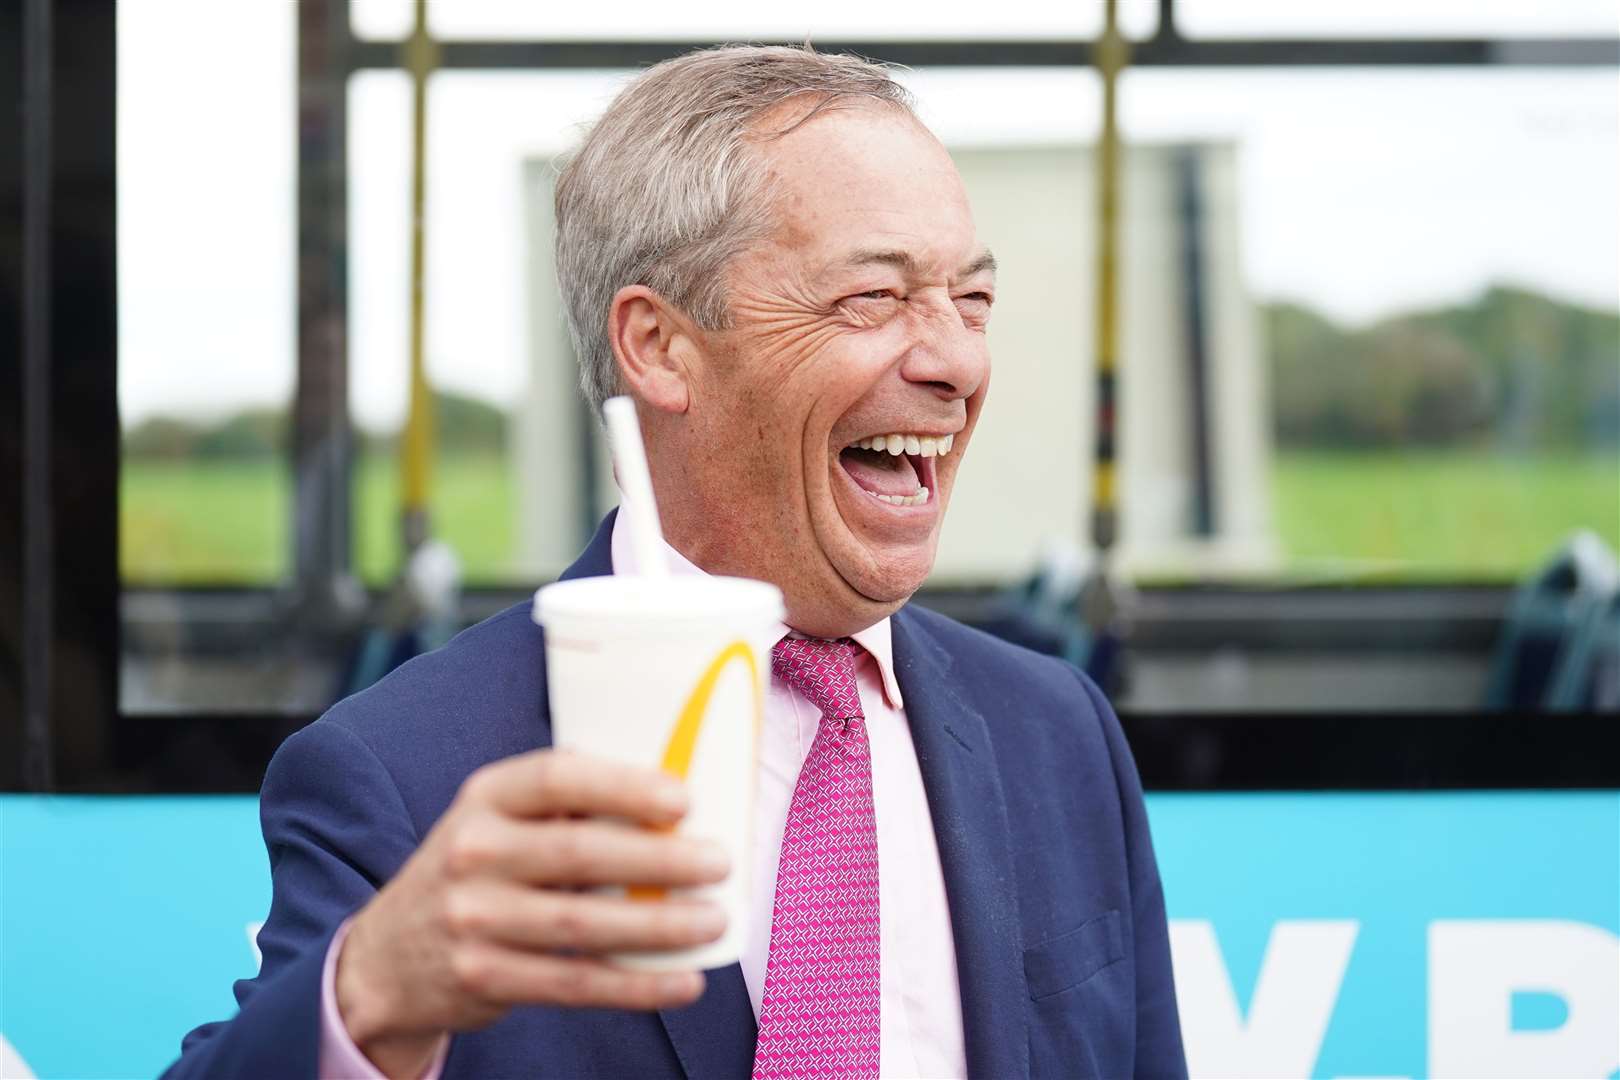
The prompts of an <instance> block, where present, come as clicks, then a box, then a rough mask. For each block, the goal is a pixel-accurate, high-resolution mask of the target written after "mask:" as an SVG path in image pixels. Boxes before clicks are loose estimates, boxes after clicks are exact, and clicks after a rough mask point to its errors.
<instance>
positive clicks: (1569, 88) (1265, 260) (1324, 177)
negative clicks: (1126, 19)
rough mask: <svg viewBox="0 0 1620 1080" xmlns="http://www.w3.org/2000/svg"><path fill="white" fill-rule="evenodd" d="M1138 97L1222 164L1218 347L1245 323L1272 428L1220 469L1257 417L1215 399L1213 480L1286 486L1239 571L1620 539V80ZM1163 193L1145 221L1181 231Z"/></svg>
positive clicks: (1481, 558)
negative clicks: (1228, 443)
mask: <svg viewBox="0 0 1620 1080" xmlns="http://www.w3.org/2000/svg"><path fill="white" fill-rule="evenodd" d="M1121 102H1122V109H1123V124H1124V130H1125V133H1126V135H1127V137H1128V138H1129V139H1130V140H1131V142H1132V145H1133V146H1135V147H1138V148H1146V147H1151V146H1154V145H1159V146H1169V145H1195V146H1200V147H1205V148H1209V150H1210V151H1211V152H1214V153H1217V154H1218V155H1219V156H1220V157H1221V158H1223V159H1224V164H1221V165H1213V164H1212V167H1211V168H1209V169H1208V170H1206V172H1205V175H1204V177H1203V179H1202V181H1201V188H1200V190H1201V192H1202V199H1201V202H1202V205H1203V209H1204V217H1205V219H1206V222H1205V228H1204V235H1205V236H1206V238H1207V241H1206V243H1205V244H1204V248H1205V251H1206V253H1207V255H1208V259H1206V267H1207V268H1208V269H1209V270H1210V271H1212V272H1213V275H1214V278H1213V280H1211V281H1210V282H1209V288H1208V290H1207V297H1208V302H1207V304H1206V312H1207V316H1208V330H1207V333H1208V334H1209V335H1210V340H1211V342H1212V343H1213V346H1214V348H1216V349H1219V348H1220V347H1222V346H1221V343H1222V341H1223V334H1225V333H1226V331H1227V330H1230V329H1232V327H1233V326H1235V325H1237V324H1239V323H1241V322H1243V321H1245V320H1246V319H1247V321H1248V322H1249V328H1248V331H1247V333H1248V334H1250V335H1251V337H1252V341H1251V343H1250V344H1249V345H1248V346H1247V347H1246V348H1247V349H1248V350H1249V351H1250V352H1251V354H1252V355H1253V356H1255V357H1258V358H1260V365H1259V371H1258V372H1257V373H1256V374H1257V376H1258V378H1257V380H1256V387H1255V389H1254V390H1253V391H1252V392H1251V394H1250V395H1249V396H1250V397H1251V398H1252V399H1253V400H1255V401H1259V402H1262V403H1263V408H1264V410H1265V412H1266V413H1267V414H1268V415H1269V420H1270V423H1269V425H1268V426H1269V428H1270V435H1271V440H1270V445H1269V446H1262V447H1252V448H1250V450H1249V453H1251V454H1253V455H1256V456H1254V457H1253V460H1252V461H1251V462H1250V464H1249V465H1248V466H1246V467H1243V468H1239V467H1238V466H1237V465H1236V464H1235V463H1234V461H1235V460H1236V461H1241V460H1242V459H1243V455H1242V454H1236V455H1234V454H1232V453H1231V452H1228V453H1226V456H1225V457H1224V458H1221V457H1220V451H1221V439H1222V438H1223V435H1222V432H1223V431H1225V430H1226V423H1225V421H1224V420H1223V419H1222V416H1223V412H1232V413H1233V414H1234V415H1236V416H1242V415H1243V408H1242V402H1240V401H1236V400H1232V399H1230V398H1227V399H1221V400H1215V401H1213V402H1212V406H1211V407H1212V416H1213V418H1214V423H1213V429H1214V432H1215V441H1216V444H1217V445H1216V447H1215V450H1216V451H1217V458H1218V460H1217V461H1216V463H1215V466H1216V478H1215V479H1216V485H1217V487H1219V486H1220V485H1221V484H1222V483H1224V484H1225V485H1226V486H1228V487H1229V488H1232V489H1236V490H1242V489H1245V488H1248V487H1250V486H1253V487H1255V488H1256V490H1258V489H1259V486H1260V483H1261V479H1262V477H1264V476H1266V475H1268V474H1269V476H1270V477H1271V485H1270V492H1269V495H1270V504H1271V505H1270V508H1269V514H1268V515H1265V516H1261V517H1257V518H1256V519H1255V524H1256V525H1257V527H1258V529H1257V532H1256V533H1255V539H1256V542H1255V543H1254V544H1253V545H1245V546H1248V547H1252V550H1250V551H1248V552H1246V553H1244V557H1243V559H1241V560H1240V561H1241V562H1249V561H1250V560H1251V559H1252V560H1253V565H1254V566H1255V567H1257V568H1263V567H1266V566H1270V567H1272V568H1274V569H1276V570H1277V571H1280V572H1283V573H1286V574H1288V575H1290V576H1305V577H1307V578H1308V577H1311V576H1313V575H1317V574H1324V575H1327V576H1328V577H1330V578H1334V577H1339V576H1349V577H1353V578H1362V577H1366V576H1373V577H1389V578H1394V579H1400V580H1434V579H1442V580H1455V579H1467V580H1482V579H1510V578H1515V577H1518V576H1521V575H1523V574H1524V573H1526V572H1527V571H1528V570H1529V569H1530V568H1532V567H1533V566H1535V565H1537V564H1539V563H1540V562H1541V561H1542V560H1543V559H1544V558H1545V557H1547V556H1548V555H1549V554H1551V552H1552V550H1553V549H1554V548H1555V547H1556V546H1557V545H1558V544H1559V543H1560V542H1561V541H1562V540H1563V539H1564V538H1565V537H1567V536H1568V535H1570V534H1571V533H1572V532H1574V531H1576V530H1580V529H1590V530H1594V531H1596V532H1597V533H1598V534H1599V535H1601V536H1603V537H1605V538H1606V539H1607V541H1608V543H1609V544H1610V545H1611V546H1615V545H1620V365H1617V364H1616V360H1615V357H1616V355H1620V332H1617V325H1620V323H1617V313H1616V306H1617V305H1616V300H1617V297H1620V265H1617V264H1620V253H1617V251H1616V248H1615V245H1614V243H1613V238H1614V236H1615V235H1616V232H1617V231H1620V215H1617V209H1616V202H1615V199H1614V197H1613V193H1614V191H1615V190H1616V189H1617V187H1620V163H1617V134H1620V107H1617V99H1616V97H1615V94H1614V76H1613V73H1612V72H1604V71H1591V72H1551V71H1545V70H1519V71H1490V70H1484V71H1458V70H1446V71H1433V72H1394V71H1387V70H1379V71H1355V72H1351V71H1313V72H1248V73H1219V74H1217V73H1213V72H1191V71H1189V72H1171V71H1163V70H1152V71H1149V70H1142V71H1134V72H1131V73H1129V75H1128V76H1127V78H1126V79H1125V81H1124V83H1123V86H1122V91H1121ZM1145 197H1146V196H1145V195H1137V196H1136V198H1137V199H1138V202H1137V205H1135V206H1133V207H1131V208H1130V210H1129V211H1128V214H1127V221H1128V222H1130V223H1137V222H1144V223H1145V222H1148V221H1149V220H1150V219H1151V218H1153V217H1154V216H1157V217H1159V218H1160V219H1161V220H1167V219H1168V218H1169V216H1170V213H1171V211H1170V210H1169V208H1168V207H1166V206H1165V205H1164V203H1163V200H1162V199H1161V200H1160V201H1159V207H1160V209H1159V210H1158V211H1157V213H1156V214H1155V212H1154V211H1153V209H1152V204H1151V203H1148V204H1146V205H1144V204H1143V202H1142V201H1141V200H1143V199H1144V198H1145ZM1127 227H1128V228H1129V225H1128V226H1127ZM1142 228H1144V229H1147V230H1151V225H1143V226H1142ZM1136 242H1137V241H1133V240H1129V239H1128V240H1127V243H1136ZM1245 311H1247V312H1250V313H1251V314H1250V315H1248V316H1245V315H1244V312H1245ZM1213 359H1214V360H1215V361H1216V362H1217V363H1225V362H1226V361H1225V359H1224V358H1222V357H1219V356H1215V357H1213ZM1126 361H1127V364H1128V365H1129V364H1135V363H1149V364H1150V363H1151V360H1149V359H1148V357H1147V355H1146V354H1144V353H1143V352H1142V351H1140V350H1139V351H1138V352H1136V353H1133V354H1131V355H1129V356H1127V358H1126ZM1225 374H1226V373H1225V372H1220V371H1217V372H1216V388H1217V389H1218V390H1220V391H1221V392H1222V393H1227V392H1228V391H1229V390H1230V385H1231V384H1230V380H1227V379H1226V378H1225ZM1126 378H1127V379H1129V378H1130V376H1129V375H1127V376H1126ZM1261 387H1263V388H1264V389H1261ZM1157 389H1158V388H1157V387H1154V386H1141V385H1140V384H1129V385H1128V388H1127V389H1126V390H1125V393H1126V394H1127V395H1131V394H1140V393H1154V392H1156V391H1157ZM1129 438H1130V436H1129V435H1127V440H1129ZM1125 497H1126V499H1127V500H1129V499H1130V498H1131V495H1130V493H1129V492H1127V493H1126V496H1125ZM1254 509H1255V512H1256V513H1260V512H1261V510H1262V509H1263V508H1259V507H1256V508H1254ZM1234 512H1236V510H1235V508H1234ZM1267 517H1269V524H1262V523H1263V522H1265V521H1266V520H1267ZM1266 543H1270V544H1272V545H1274V548H1275V558H1274V559H1267V558H1265V557H1264V550H1263V549H1264V547H1265V546H1266ZM1174 566H1175V560H1168V561H1167V562H1165V563H1164V564H1163V565H1162V566H1161V568H1162V569H1168V568H1173V567H1174Z"/></svg>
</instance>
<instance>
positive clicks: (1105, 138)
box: [1091, 0, 1130, 556]
mask: <svg viewBox="0 0 1620 1080" xmlns="http://www.w3.org/2000/svg"><path fill="white" fill-rule="evenodd" d="M1106 3H1107V7H1106V16H1105V21H1104V25H1103V33H1102V37H1101V38H1099V39H1098V41H1097V52H1096V59H1097V70H1098V73H1099V74H1100V75H1101V76H1102V91H1103V116H1102V138H1101V139H1100V141H1099V142H1098V147H1097V343H1096V344H1097V443H1096V452H1095V457H1094V459H1093V462H1092V486H1091V499H1092V510H1091V537H1092V542H1093V543H1094V544H1095V545H1096V547H1097V551H1098V554H1099V556H1106V555H1107V554H1108V552H1109V551H1110V550H1111V549H1112V548H1113V546H1114V541H1115V540H1116V539H1117V538H1118V536H1119V511H1118V507H1117V505H1116V502H1115V499H1116V494H1117V493H1116V491H1115V485H1114V478H1115V470H1114V452H1115V448H1116V442H1117V440H1116V438H1115V436H1116V432H1117V419H1118V414H1117V409H1116V403H1117V397H1116V394H1115V377H1114V372H1115V365H1116V361H1117V358H1118V356H1119V187H1120V176H1119V174H1120V152H1119V122H1118V118H1117V115H1116V110H1117V98H1118V83H1119V73H1120V71H1122V70H1123V69H1124V67H1125V65H1126V64H1127V63H1128V62H1129V60H1130V46H1129V44H1128V43H1127V42H1126V40H1125V36H1124V35H1123V34H1121V33H1120V29H1119V10H1118V9H1119V3H1118V0H1106Z"/></svg>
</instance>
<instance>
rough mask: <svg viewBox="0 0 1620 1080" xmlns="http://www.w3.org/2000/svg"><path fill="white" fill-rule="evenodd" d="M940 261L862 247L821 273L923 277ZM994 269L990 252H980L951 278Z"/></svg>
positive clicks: (904, 251)
mask: <svg viewBox="0 0 1620 1080" xmlns="http://www.w3.org/2000/svg"><path fill="white" fill-rule="evenodd" d="M939 261H940V260H936V259H935V258H930V257H928V256H926V255H919V254H918V253H916V252H913V251H910V250H907V249H905V248H897V247H862V248H856V249H855V250H853V251H847V252H844V253H843V254H841V255H839V256H835V257H834V258H833V259H831V260H829V261H828V262H827V264H826V265H825V266H823V267H822V268H821V272H822V274H823V275H832V274H838V273H841V272H844V271H849V270H859V269H862V268H864V267H868V266H892V267H894V268H895V269H896V270H899V271H900V272H901V273H903V274H905V275H906V276H907V277H923V276H926V275H927V274H928V273H929V272H930V271H931V270H932V269H934V267H935V264H936V262H939ZM944 265H946V266H949V262H948V261H945V262H944ZM995 269H996V257H995V255H993V254H992V253H991V252H990V249H989V248H980V249H979V251H978V252H977V254H975V255H973V256H971V257H970V258H968V259H966V260H965V261H963V262H961V263H959V264H958V265H956V266H955V267H953V268H951V270H950V276H951V280H953V281H961V280H963V279H965V278H970V277H973V276H974V275H976V274H982V273H994V272H995Z"/></svg>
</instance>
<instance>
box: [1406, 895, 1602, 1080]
mask: <svg viewBox="0 0 1620 1080" xmlns="http://www.w3.org/2000/svg"><path fill="white" fill-rule="evenodd" d="M1514 991H1541V992H1544V993H1551V994H1556V995H1558V996H1559V997H1561V998H1563V999H1564V1004H1565V1005H1567V1006H1568V1008H1569V1015H1568V1017H1566V1018H1565V1020H1564V1022H1563V1023H1562V1024H1560V1025H1559V1026H1558V1027H1556V1028H1553V1029H1552V1030H1551V1031H1514V1030H1513V993H1514ZM1616 1067H1620V937H1616V936H1615V935H1614V934H1611V933H1609V931H1607V930H1605V929H1603V928H1602V927H1600V926H1592V925H1589V924H1587V923H1579V922H1571V921H1567V920H1560V919H1437V920H1435V921H1434V922H1432V923H1430V924H1429V1075H1430V1076H1433V1077H1481V1078H1483V1077H1493V1076H1571V1077H1575V1076H1597V1077H1606V1076H1608V1075H1610V1074H1611V1073H1612V1072H1613V1071H1614V1070H1615V1068H1616Z"/></svg>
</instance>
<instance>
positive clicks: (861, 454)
mask: <svg viewBox="0 0 1620 1080" xmlns="http://www.w3.org/2000/svg"><path fill="white" fill-rule="evenodd" d="M839 459H840V460H841V461H842V462H843V464H844V471H845V472H847V473H849V475H850V476H852V477H854V479H855V482H856V483H857V484H859V485H860V486H861V487H863V488H865V489H866V490H867V491H870V492H871V493H872V494H874V495H915V494H916V493H917V488H918V487H919V486H920V484H921V481H920V480H919V479H918V477H917V469H916V466H914V465H913V464H912V463H911V457H910V455H908V454H888V453H885V452H883V451H878V450H861V449H859V448H857V447H853V446H852V447H850V448H849V449H847V450H845V451H844V452H843V453H842V454H840V455H839Z"/></svg>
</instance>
